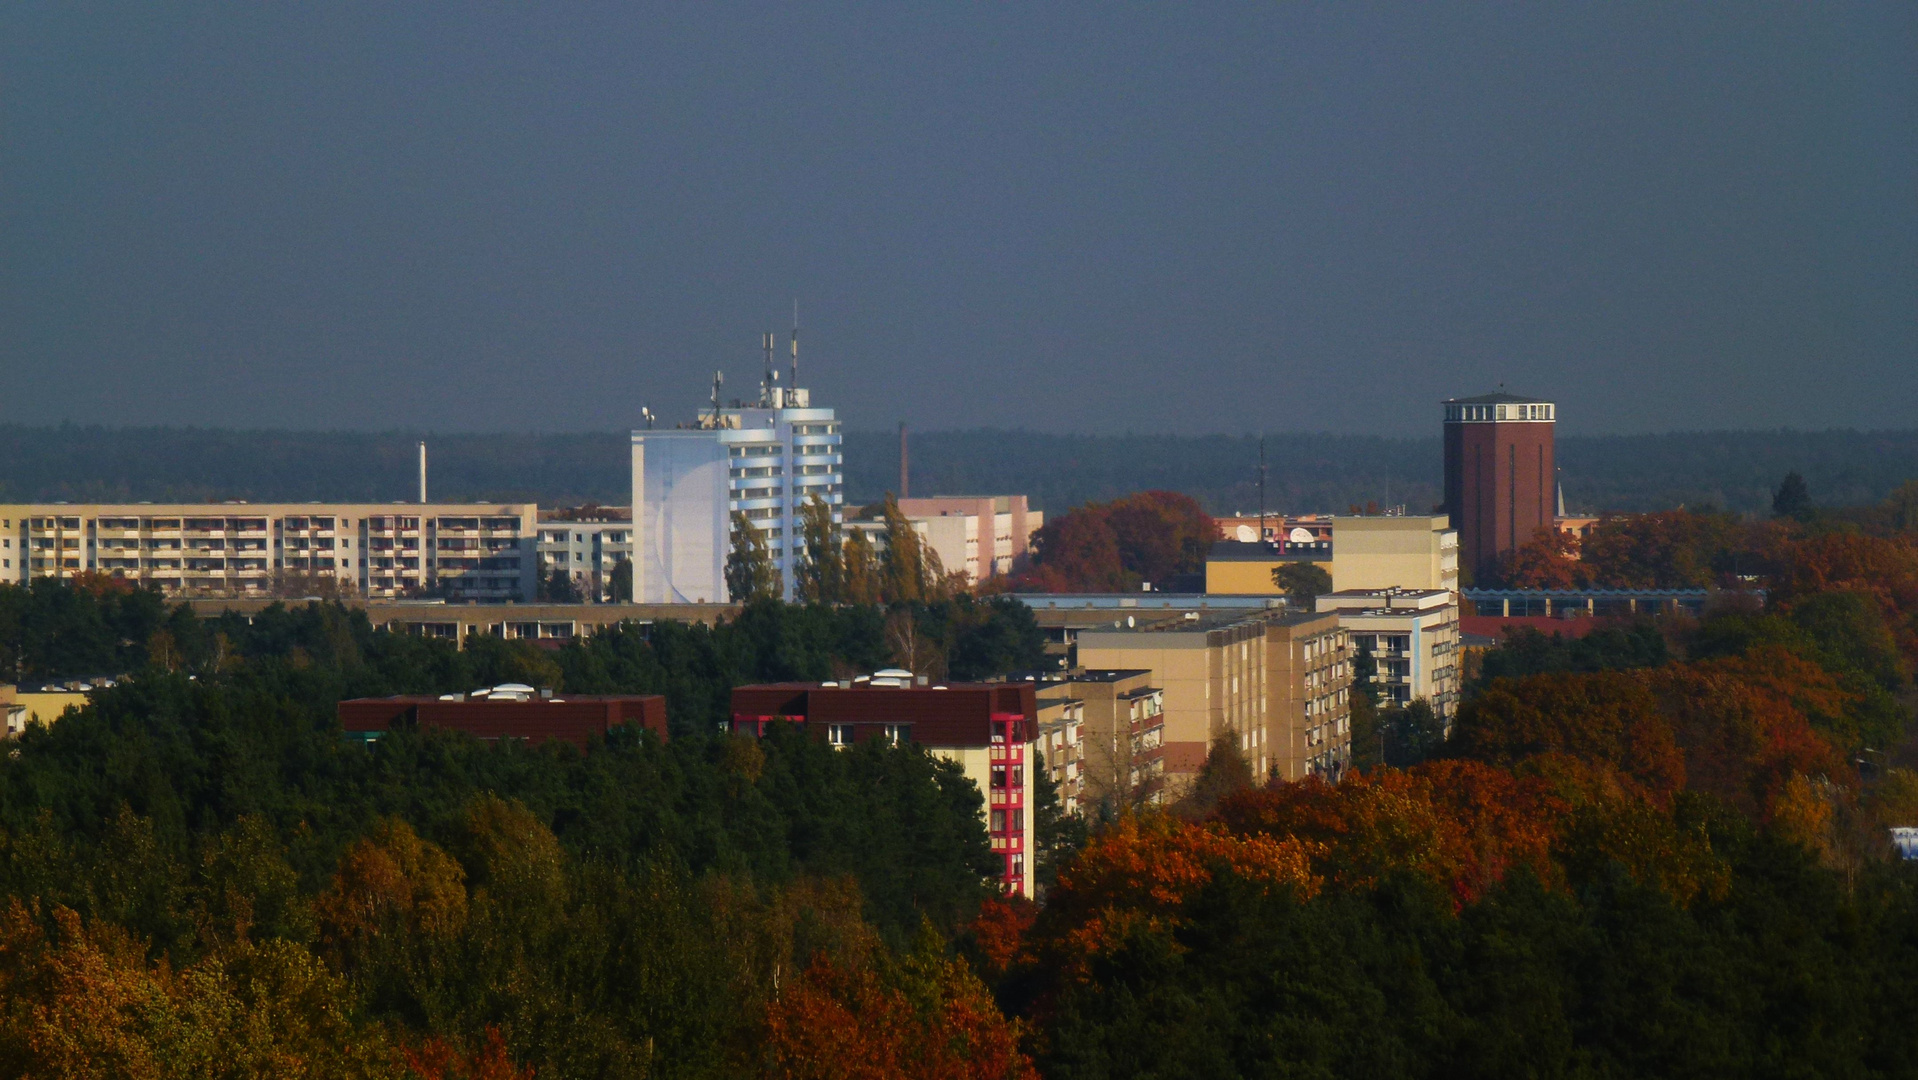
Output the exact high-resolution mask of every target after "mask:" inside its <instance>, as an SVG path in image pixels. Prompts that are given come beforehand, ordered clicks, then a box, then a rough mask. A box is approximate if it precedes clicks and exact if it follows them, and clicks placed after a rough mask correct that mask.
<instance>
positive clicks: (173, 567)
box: [0, 502, 537, 601]
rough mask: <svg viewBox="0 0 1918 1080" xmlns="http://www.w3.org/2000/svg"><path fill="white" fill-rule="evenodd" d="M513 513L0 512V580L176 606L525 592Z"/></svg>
mask: <svg viewBox="0 0 1918 1080" xmlns="http://www.w3.org/2000/svg"><path fill="white" fill-rule="evenodd" d="M536 513H537V511H536V508H535V507H533V506H532V505H530V504H524V503H510V504H508V503H428V504H417V503H242V502H227V503H118V504H106V503H97V504H66V503H40V504H15V505H7V506H0V581H5V582H14V583H19V582H25V581H28V580H30V579H32V578H36V577H60V578H71V577H74V576H76V575H78V574H82V573H87V572H92V573H98V574H104V575H107V576H109V577H116V578H124V579H126V580H128V581H133V582H138V583H142V584H149V585H153V586H155V587H157V588H159V589H160V590H162V591H163V592H166V593H168V594H170V595H179V596H218V597H248V596H274V595H281V596H300V595H306V594H308V593H318V592H330V591H335V590H337V591H338V592H340V593H343V594H346V595H349V596H371V597H397V596H406V595H418V594H433V595H441V596H446V597H448V598H455V599H470V600H482V601H486V600H490V601H503V600H517V599H523V598H530V597H531V596H532V595H533V592H534V575H535V573H536V570H537V567H536V559H535V553H534V521H535V516H536Z"/></svg>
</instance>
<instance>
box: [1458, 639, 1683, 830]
mask: <svg viewBox="0 0 1918 1080" xmlns="http://www.w3.org/2000/svg"><path fill="white" fill-rule="evenodd" d="M1453 745H1454V746H1455V747H1456V748H1457V749H1458V752H1459V753H1461V754H1463V755H1465V756H1467V757H1471V758H1476V759H1478V760H1480V761H1488V762H1492V763H1494V764H1500V765H1507V766H1509V765H1512V764H1514V763H1516V762H1518V761H1520V760H1523V759H1524V758H1527V757H1531V756H1533V755H1536V754H1551V753H1561V754H1569V755H1571V756H1572V757H1575V758H1578V759H1579V760H1581V761H1586V762H1592V763H1596V764H1602V765H1607V766H1610V767H1612V768H1615V769H1617V770H1618V771H1619V772H1620V773H1622V774H1623V775H1624V776H1627V777H1630V778H1631V780H1632V781H1634V782H1635V783H1636V785H1637V786H1638V787H1639V789H1640V790H1642V791H1643V792H1644V793H1645V794H1647V795H1649V796H1652V797H1654V798H1656V799H1659V800H1661V801H1662V800H1665V799H1668V798H1669V797H1670V796H1671V794H1672V793H1673V792H1676V791H1678V790H1679V789H1681V788H1683V787H1684V786H1685V759H1684V755H1683V753H1682V752H1681V751H1680V749H1679V746H1678V740H1677V737H1676V735H1675V734H1674V733H1673V731H1672V729H1671V726H1670V725H1669V724H1666V723H1662V722H1660V720H1659V717H1658V700H1657V698H1656V697H1655V696H1654V695H1653V693H1652V690H1651V687H1650V686H1648V685H1647V684H1646V681H1645V680H1644V679H1643V678H1641V677H1639V676H1638V675H1637V674H1635V673H1632V672H1624V671H1601V672H1593V673H1589V674H1572V673H1555V674H1548V675H1535V676H1532V677H1530V678H1525V679H1496V680H1493V682H1492V684H1491V685H1490V686H1489V687H1487V688H1486V689H1485V690H1484V691H1483V692H1482V693H1480V694H1479V695H1478V696H1477V697H1475V698H1472V699H1471V700H1469V701H1467V702H1466V703H1465V704H1464V706H1463V707H1461V708H1460V709H1459V715H1458V719H1457V721H1456V723H1455V724H1454V727H1453Z"/></svg>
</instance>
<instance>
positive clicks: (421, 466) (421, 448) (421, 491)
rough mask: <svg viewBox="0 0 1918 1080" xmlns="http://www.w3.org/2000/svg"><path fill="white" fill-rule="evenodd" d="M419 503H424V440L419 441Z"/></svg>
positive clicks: (423, 504) (422, 504)
mask: <svg viewBox="0 0 1918 1080" xmlns="http://www.w3.org/2000/svg"><path fill="white" fill-rule="evenodd" d="M420 505H421V506H425V505H426V442H425V440H421V441H420Z"/></svg>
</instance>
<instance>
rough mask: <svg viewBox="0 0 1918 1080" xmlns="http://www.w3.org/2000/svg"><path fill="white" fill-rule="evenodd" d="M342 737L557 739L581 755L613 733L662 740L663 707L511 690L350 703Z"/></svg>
mask: <svg viewBox="0 0 1918 1080" xmlns="http://www.w3.org/2000/svg"><path fill="white" fill-rule="evenodd" d="M337 711H338V714H339V718H340V730H341V731H342V732H344V733H345V735H346V736H347V738H349V739H358V740H360V741H362V742H372V741H374V740H376V739H378V738H379V737H380V736H382V735H385V734H386V733H387V732H388V731H391V730H392V729H393V728H394V727H395V726H396V725H411V726H417V727H423V728H443V729H445V730H448V731H458V732H463V733H465V734H467V735H471V736H473V737H474V738H476V739H485V740H488V741H491V740H497V739H524V740H526V741H527V742H529V743H533V744H538V743H542V742H545V741H546V740H548V739H560V740H563V741H565V742H570V743H572V744H573V745H575V746H578V747H580V748H582V749H584V748H585V746H586V744H587V742H588V741H589V740H591V739H595V738H604V737H605V736H606V734H607V733H608V732H610V731H612V730H613V729H614V728H615V727H618V726H620V725H622V724H633V725H636V726H638V727H640V728H641V729H643V730H646V731H650V732H652V733H653V734H654V735H655V736H656V737H658V738H659V739H661V740H664V739H665V738H666V737H667V731H666V699H665V698H663V697H660V696H659V695H657V694H632V695H617V694H606V695H600V694H565V695H558V694H554V693H553V692H552V691H551V690H550V689H548V690H540V689H536V688H534V687H531V686H526V685H523V684H517V683H508V684H506V685H503V686H495V687H491V688H489V689H486V690H481V691H475V692H473V693H470V694H442V695H439V696H437V697H435V696H431V695H399V696H395V697H382V698H353V699H350V700H347V701H342V702H340V703H339V706H338V710H337Z"/></svg>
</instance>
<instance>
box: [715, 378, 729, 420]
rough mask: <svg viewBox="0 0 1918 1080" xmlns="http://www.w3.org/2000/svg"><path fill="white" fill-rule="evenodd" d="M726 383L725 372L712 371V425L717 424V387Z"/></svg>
mask: <svg viewBox="0 0 1918 1080" xmlns="http://www.w3.org/2000/svg"><path fill="white" fill-rule="evenodd" d="M725 383H726V373H725V372H723V371H715V372H713V426H714V427H718V426H719V388H720V387H721V386H724V385H725Z"/></svg>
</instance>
